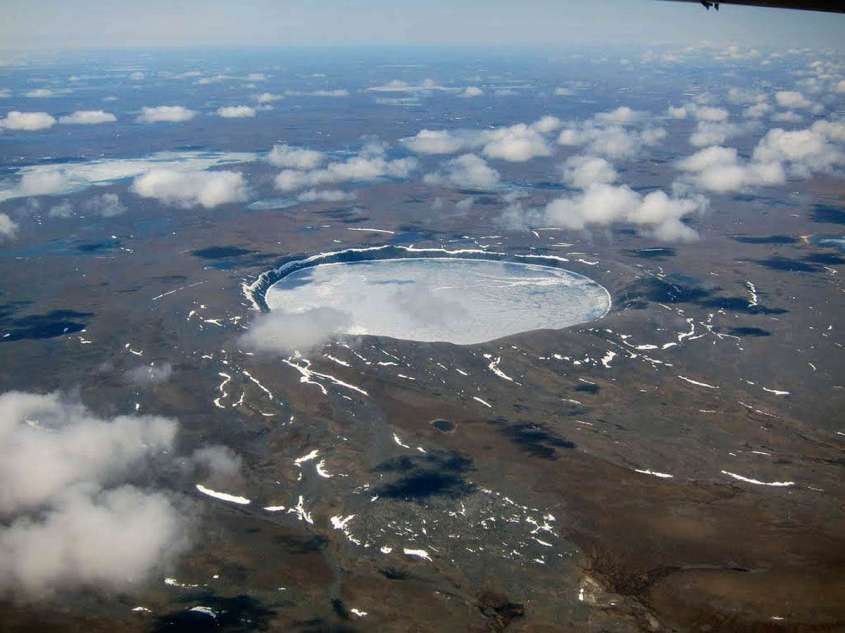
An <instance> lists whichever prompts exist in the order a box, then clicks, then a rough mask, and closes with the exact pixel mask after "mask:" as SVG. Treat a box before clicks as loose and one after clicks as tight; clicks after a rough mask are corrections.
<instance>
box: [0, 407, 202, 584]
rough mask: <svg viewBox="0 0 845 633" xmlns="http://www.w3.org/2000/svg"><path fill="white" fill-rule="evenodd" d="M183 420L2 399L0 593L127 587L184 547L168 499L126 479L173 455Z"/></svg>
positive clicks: (177, 513) (181, 524) (178, 518)
mask: <svg viewBox="0 0 845 633" xmlns="http://www.w3.org/2000/svg"><path fill="white" fill-rule="evenodd" d="M176 428H177V427H176V423H175V422H174V421H172V420H168V419H166V418H162V417H158V416H117V417H115V418H113V419H103V418H100V417H98V416H96V415H95V414H93V413H92V412H90V411H89V410H88V409H86V408H85V407H84V406H82V405H81V404H76V403H73V402H68V401H65V400H63V399H62V398H61V397H60V396H59V395H58V394H55V393H54V394H47V395H40V394H30V393H22V392H8V393H5V394H3V395H0V482H2V483H0V514H2V515H3V516H4V522H3V524H2V526H0V591H2V592H3V593H6V592H9V593H12V594H13V595H21V596H23V595H25V596H27V597H29V598H41V597H45V596H46V595H48V594H50V593H51V592H53V591H56V590H62V589H79V588H90V587H97V588H101V589H106V590H123V589H126V588H128V587H129V586H130V585H132V584H134V583H137V582H139V581H142V580H144V579H146V578H147V577H148V576H149V575H150V574H151V573H152V572H153V571H155V570H158V569H159V568H160V567H161V565H162V564H165V563H167V562H169V561H170V560H171V559H172V558H173V556H175V555H176V554H177V553H178V552H179V551H180V550H181V549H183V547H184V545H185V543H186V541H185V534H186V532H185V529H184V528H185V525H184V521H183V518H182V513H181V512H180V511H177V510H176V508H175V507H174V505H173V503H172V501H171V500H170V499H169V498H168V497H166V496H165V495H164V494H161V493H155V492H147V491H142V490H140V489H138V488H135V487H133V486H130V485H126V484H125V482H126V481H127V480H128V478H129V477H130V476H131V477H136V476H137V475H138V474H139V473H140V472H141V471H142V470H143V469H144V468H145V467H148V466H150V465H151V464H152V460H154V459H156V458H159V457H160V456H161V455H162V454H164V453H166V452H167V451H169V450H171V449H172V447H173V441H174V437H175V434H176Z"/></svg>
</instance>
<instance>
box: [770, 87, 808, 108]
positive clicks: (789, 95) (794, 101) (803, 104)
mask: <svg viewBox="0 0 845 633" xmlns="http://www.w3.org/2000/svg"><path fill="white" fill-rule="evenodd" d="M775 101H777V104H778V105H779V106H780V107H782V108H788V109H795V108H799V109H805V110H806V109H809V108H812V107H813V103H812V102H811V101H809V100H808V99H807V98H806V97H805V96H804V95H802V94H801V93H800V92H796V91H795V90H780V91H778V92H776V93H775Z"/></svg>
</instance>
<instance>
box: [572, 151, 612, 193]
mask: <svg viewBox="0 0 845 633" xmlns="http://www.w3.org/2000/svg"><path fill="white" fill-rule="evenodd" d="M618 177H619V174H617V173H616V170H615V169H614V168H613V165H611V164H610V163H609V162H607V161H606V160H605V159H603V158H599V157H597V156H571V157H570V158H568V159H567V160H566V162H565V163H564V164H563V181H564V182H565V183H566V184H568V185H570V186H572V187H577V188H579V189H586V188H587V187H589V186H590V185H592V184H595V183H611V182H615V181H616V179H617V178H618Z"/></svg>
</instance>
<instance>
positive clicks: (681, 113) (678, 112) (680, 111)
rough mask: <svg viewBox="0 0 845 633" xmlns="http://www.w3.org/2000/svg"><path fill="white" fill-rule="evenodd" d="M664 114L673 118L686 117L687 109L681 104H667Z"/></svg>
mask: <svg viewBox="0 0 845 633" xmlns="http://www.w3.org/2000/svg"><path fill="white" fill-rule="evenodd" d="M666 114H668V115H669V116H670V117H672V118H673V119H686V118H687V115H688V114H689V111H688V110H687V109H686V108H685V107H683V106H681V107H679V108H676V107H675V106H669V107H668V108H667V109H666Z"/></svg>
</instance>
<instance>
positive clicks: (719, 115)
mask: <svg viewBox="0 0 845 633" xmlns="http://www.w3.org/2000/svg"><path fill="white" fill-rule="evenodd" d="M693 116H695V118H696V119H698V120H699V121H711V122H714V123H721V122H722V121H727V120H728V116H729V115H728V111H727V110H725V109H724V108H716V107H713V106H704V107H697V108H695V109H694V110H693Z"/></svg>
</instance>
